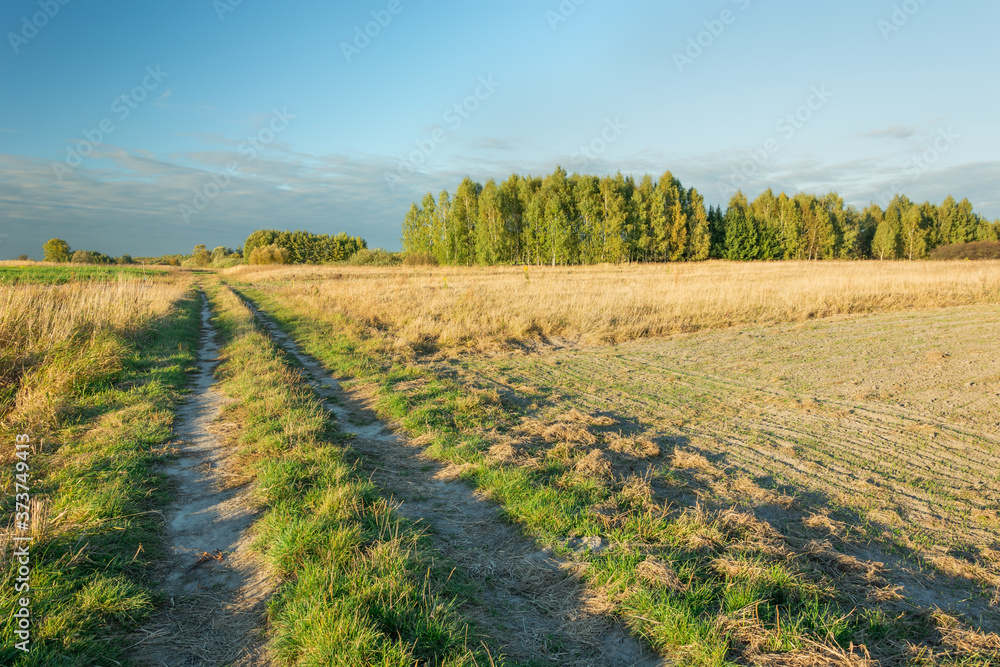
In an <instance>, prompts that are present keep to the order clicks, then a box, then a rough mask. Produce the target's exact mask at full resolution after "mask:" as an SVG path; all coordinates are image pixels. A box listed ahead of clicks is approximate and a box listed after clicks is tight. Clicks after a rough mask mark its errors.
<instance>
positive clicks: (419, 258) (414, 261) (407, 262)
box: [403, 252, 438, 266]
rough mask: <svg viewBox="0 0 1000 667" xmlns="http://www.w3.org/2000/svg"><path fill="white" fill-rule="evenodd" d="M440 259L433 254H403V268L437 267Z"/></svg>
mask: <svg viewBox="0 0 1000 667" xmlns="http://www.w3.org/2000/svg"><path fill="white" fill-rule="evenodd" d="M437 265H438V258H437V257H435V256H434V253H432V252H408V253H404V254H403V266H437Z"/></svg>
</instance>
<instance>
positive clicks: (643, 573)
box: [635, 556, 688, 593]
mask: <svg viewBox="0 0 1000 667" xmlns="http://www.w3.org/2000/svg"><path fill="white" fill-rule="evenodd" d="M635 572H636V574H638V575H639V578H640V579H642V580H643V581H645V582H647V583H651V584H655V585H657V586H662V587H663V588H665V589H667V590H668V591H670V592H671V593H684V592H686V591H687V590H688V584H685V583H684V582H683V581H681V578H680V576H679V575H678V574H677V572H676V571H675V570H674V569H673V568H672V567H670V566H669V565H668V564H666V563H664V562H663V561H661V560H657V559H656V558H653V557H652V556H648V557H647V558H646V560H644V561H642V562H641V563H639V565H638V566H637V567H636V568H635Z"/></svg>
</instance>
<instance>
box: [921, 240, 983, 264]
mask: <svg viewBox="0 0 1000 667" xmlns="http://www.w3.org/2000/svg"><path fill="white" fill-rule="evenodd" d="M931 259H939V260H947V259H1000V241H974V242H972V243H953V244H952V245H943V246H938V247H937V248H935V249H934V250H933V251H931Z"/></svg>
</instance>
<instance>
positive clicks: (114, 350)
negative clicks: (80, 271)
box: [0, 282, 200, 666]
mask: <svg viewBox="0 0 1000 667" xmlns="http://www.w3.org/2000/svg"><path fill="white" fill-rule="evenodd" d="M16 290H29V291H28V292H22V293H20V294H18V295H13V296H11V295H8V294H5V295H3V302H4V303H5V304H6V305H7V306H12V305H13V306H14V307H16V306H17V305H18V303H20V304H21V305H22V306H24V307H25V310H23V311H14V312H12V311H10V310H8V311H6V313H5V315H10V316H11V317H9V318H8V317H6V316H5V318H4V319H5V322H4V325H3V327H4V333H5V334H6V335H8V336H10V337H11V338H9V339H8V340H11V341H12V342H13V343H14V344H13V345H12V346H11V348H14V350H15V352H16V353H17V354H21V355H22V356H21V357H20V359H21V361H22V363H23V367H22V368H20V369H19V372H18V373H17V374H16V377H17V380H18V381H17V382H16V383H15V389H14V390H13V391H12V392H8V401H7V405H6V408H7V409H6V412H5V414H4V415H3V424H2V428H0V435H2V443H3V453H2V456H0V483H2V488H3V489H4V490H5V492H7V493H4V497H3V501H2V508H3V512H4V514H5V515H6V516H8V517H11V518H13V515H14V509H15V503H14V497H13V490H14V473H15V468H14V461H15V459H14V458H13V452H14V435H15V434H19V433H26V434H28V435H30V436H31V443H32V444H31V455H30V456H29V458H28V461H27V462H28V464H29V466H30V478H29V479H30V481H29V486H30V495H31V527H30V530H29V531H14V530H12V526H8V528H7V530H6V531H5V532H4V534H3V536H2V538H3V539H2V541H3V542H4V544H2V545H0V547H2V548H0V559H2V561H3V562H2V564H0V565H2V574H0V617H2V620H0V623H2V626H0V637H2V643H0V664H4V665H19V666H20V665H25V666H26V665H38V666H42V665H93V664H113V663H114V662H119V664H121V661H124V660H125V657H124V656H125V654H126V653H127V647H126V646H125V644H126V641H127V640H126V639H125V635H126V634H127V633H128V632H129V631H130V630H133V629H134V628H135V627H136V626H137V625H138V624H139V623H140V622H141V620H142V619H143V618H145V616H146V615H148V614H149V612H150V611H152V609H153V607H154V604H155V602H156V599H157V594H156V592H155V586H156V582H153V581H150V580H149V579H148V573H149V572H150V569H151V565H152V564H153V563H155V562H156V561H157V560H158V559H159V558H160V557H161V556H162V550H163V546H162V540H161V527H162V523H163V522H162V517H161V515H160V514H159V512H158V511H157V510H158V508H160V507H162V506H163V505H164V503H165V502H166V501H167V500H168V492H167V491H166V490H165V488H164V484H165V478H164V476H163V475H162V474H160V473H159V472H157V470H156V467H157V465H158V464H160V463H162V462H164V461H166V460H167V459H168V458H169V457H170V455H171V450H170V448H169V445H168V443H169V442H170V440H171V438H172V430H171V427H172V423H173V419H174V416H173V415H174V410H175V408H176V406H177V405H178V404H179V402H180V401H181V400H182V394H183V390H184V387H185V384H186V383H187V377H188V372H189V371H190V370H191V369H192V367H193V364H194V362H195V359H196V350H197V344H198V334H199V323H200V320H199V307H200V302H199V300H198V299H197V298H196V297H195V295H194V294H193V293H192V291H191V290H190V289H189V288H188V286H187V285H186V284H184V283H183V282H181V283H179V284H162V285H161V284H157V285H146V286H133V285H123V284H114V283H106V284H94V285H80V286H75V285H74V286H64V287H58V288H45V289H44V290H41V291H37V290H34V288H32V287H30V286H27V287H18V288H16ZM15 325H18V326H15ZM15 334H16V335H17V336H16V337H15V336H14V335H15ZM11 348H8V349H11ZM8 361H9V358H8V359H5V362H8ZM5 371H6V375H7V376H8V377H15V375H12V374H11V372H10V367H9V366H7V367H5ZM14 535H19V536H24V535H30V536H31V537H32V538H33V541H32V542H31V543H30V567H31V573H30V586H31V588H30V591H29V593H28V595H27V597H29V598H30V600H31V627H30V632H31V640H30V641H31V643H30V652H28V653H23V652H22V651H20V650H17V649H16V648H15V642H16V641H19V640H18V639H15V635H14V630H15V628H16V619H13V618H12V614H13V612H14V610H15V609H16V608H17V607H15V604H16V601H17V600H18V599H19V598H21V597H23V596H24V595H25V594H24V593H21V592H17V591H15V584H16V576H17V568H18V563H17V560H16V559H13V558H12V555H11V552H12V548H13V545H12V544H11V542H10V539H9V538H10V537H12V536H14Z"/></svg>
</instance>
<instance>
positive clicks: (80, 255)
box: [70, 250, 97, 264]
mask: <svg viewBox="0 0 1000 667" xmlns="http://www.w3.org/2000/svg"><path fill="white" fill-rule="evenodd" d="M70 261H71V262H73V263H74V264H97V262H96V261H95V258H94V253H92V252H90V251H89V250H77V251H76V252H74V253H73V256H72V257H71V258H70Z"/></svg>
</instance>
